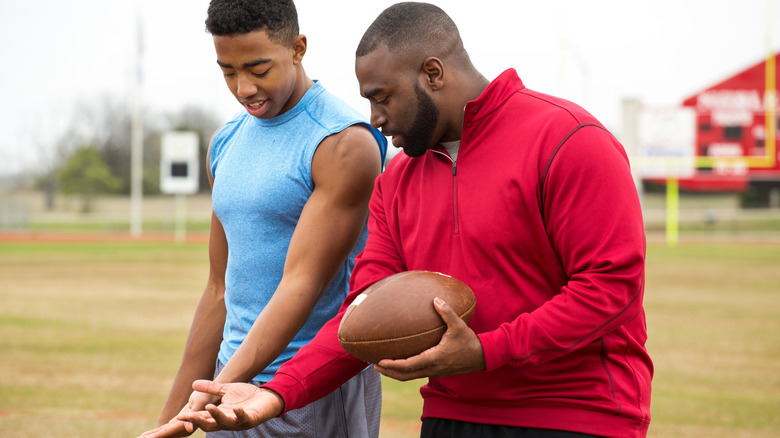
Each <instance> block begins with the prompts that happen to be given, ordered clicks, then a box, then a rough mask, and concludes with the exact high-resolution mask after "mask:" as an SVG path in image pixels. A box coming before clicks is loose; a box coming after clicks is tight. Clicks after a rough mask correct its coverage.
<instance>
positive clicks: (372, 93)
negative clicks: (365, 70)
mask: <svg viewBox="0 0 780 438" xmlns="http://www.w3.org/2000/svg"><path fill="white" fill-rule="evenodd" d="M382 90H383V89H382V88H381V87H377V88H374V89H373V90H371V91H368V92H366V93H364V94H363V97H365V98H366V99H371V98H372V97H374V96H376V95H377V94H379V93H381V92H382Z"/></svg>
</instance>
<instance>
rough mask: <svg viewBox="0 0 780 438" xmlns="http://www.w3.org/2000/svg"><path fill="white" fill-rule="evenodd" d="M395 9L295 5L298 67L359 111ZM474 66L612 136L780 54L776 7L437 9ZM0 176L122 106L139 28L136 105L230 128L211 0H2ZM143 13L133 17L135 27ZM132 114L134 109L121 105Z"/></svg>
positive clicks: (541, 4)
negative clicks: (381, 34)
mask: <svg viewBox="0 0 780 438" xmlns="http://www.w3.org/2000/svg"><path fill="white" fill-rule="evenodd" d="M393 3H394V2H393V1H385V0H330V1H323V0H298V1H296V5H297V7H298V15H299V20H300V25H301V32H302V33H304V34H305V35H307V37H308V41H309V49H308V52H307V55H306V58H305V59H304V66H305V68H306V71H307V73H308V74H309V76H310V77H312V78H314V79H319V80H321V81H322V83H323V84H324V85H325V86H326V87H327V88H328V89H330V90H331V91H332V92H334V93H336V94H337V95H339V96H340V97H342V98H343V99H345V100H346V101H347V102H349V103H350V104H352V105H353V106H354V107H356V108H357V109H358V110H360V111H361V112H363V113H364V114H368V105H367V104H366V103H365V102H364V101H363V100H362V98H360V96H359V94H358V86H357V81H356V79H355V77H354V69H353V67H354V50H355V47H356V45H357V43H358V41H359V39H360V37H361V36H362V34H363V32H364V31H365V29H366V27H367V26H368V25H369V24H370V23H371V21H372V20H373V19H374V18H375V17H376V16H377V15H378V14H379V13H380V12H381V11H382V10H383V9H384V8H385V7H387V6H389V5H391V4H393ZM431 3H435V4H437V5H439V6H441V7H442V8H443V9H444V10H445V11H447V12H448V13H449V14H450V16H452V17H453V19H454V20H455V22H456V24H457V25H458V27H459V28H460V31H461V35H462V37H463V40H464V43H465V45H466V48H467V50H468V51H469V53H470V55H471V57H472V60H473V61H474V63H475V65H476V66H477V68H478V69H480V70H481V71H482V73H483V74H484V75H485V76H487V77H488V78H490V79H492V78H494V77H495V76H497V75H498V74H499V73H501V72H502V71H503V70H505V69H506V68H509V67H513V68H515V69H516V70H517V71H518V73H519V75H520V77H521V78H522V79H523V81H524V82H525V84H526V86H528V87H529V88H532V89H535V90H537V91H541V92H545V93H550V94H555V95H558V96H561V97H564V98H567V99H569V100H572V101H574V102H577V103H579V104H581V105H583V106H585V107H586V108H587V109H589V110H590V111H591V112H592V113H593V114H594V115H595V116H596V117H598V118H599V119H601V121H602V122H603V123H605V124H606V125H607V127H608V128H610V129H611V130H613V132H615V134H616V135H618V136H619V135H620V127H621V125H620V123H621V114H620V105H621V101H622V100H623V99H624V98H627V97H634V98H638V99H640V100H641V101H642V102H643V103H645V104H647V105H653V106H672V105H678V104H679V103H680V102H681V101H682V100H684V99H685V98H687V97H689V96H691V95H693V94H695V93H697V92H699V91H701V90H703V89H705V88H707V87H708V86H710V85H713V84H714V83H716V82H719V81H720V80H722V79H725V78H726V77H728V76H730V75H732V74H734V73H737V72H738V71H740V70H742V69H744V68H745V67H748V66H750V65H752V64H754V63H756V62H758V61H761V60H762V59H764V58H766V56H767V54H768V53H769V51H770V47H771V49H773V50H774V51H777V50H778V49H780V4H777V3H779V2H776V1H775V0H706V1H705V0H654V1H634V0H589V1H582V0H550V1H539V0H536V1H526V0H503V1H499V0H480V1H462V0H449V1H447V0H444V1H432V2H431ZM0 5H2V7H1V8H0V11H2V13H0V60H2V69H0V79H1V80H0V98H2V104H1V105H0V133H2V135H1V136H0V175H3V174H8V173H11V172H15V171H18V170H20V169H30V168H34V167H35V163H36V162H37V161H38V160H40V157H41V154H43V153H46V152H47V150H49V148H50V147H51V145H52V143H53V142H54V139H55V138H56V137H57V136H58V134H60V133H61V132H62V129H63V125H64V124H66V123H67V121H68V120H70V119H69V117H70V114H71V113H72V112H73V110H74V108H75V107H76V105H77V104H78V103H79V102H82V103H83V102H90V101H91V100H94V99H98V98H101V97H103V96H111V97H113V98H115V99H118V100H122V99H126V100H128V102H129V99H130V96H131V94H132V93H131V91H132V84H133V80H134V77H135V76H134V71H135V67H134V65H135V64H134V63H135V58H136V56H135V51H136V33H137V32H136V29H137V28H138V26H137V24H136V23H137V21H140V23H141V26H140V27H141V28H142V35H143V41H144V52H143V58H142V61H143V63H142V67H141V68H142V72H143V75H142V76H143V98H144V101H145V106H146V107H147V108H149V109H150V111H154V112H164V111H169V112H174V111H176V110H177V109H178V108H181V107H183V106H185V105H193V104H194V105H199V106H202V107H206V108H212V109H213V110H214V111H215V113H216V115H217V117H218V118H219V119H221V120H227V119H228V118H230V116H231V115H233V114H234V113H235V112H236V111H239V110H241V107H240V106H238V104H237V103H236V102H235V100H234V98H233V97H232V95H230V93H229V91H228V90H227V88H226V87H225V85H224V82H223V80H222V76H221V74H220V71H219V69H218V68H217V66H216V63H215V59H216V57H215V54H214V47H213V44H212V40H211V36H210V35H208V34H207V33H205V31H204V25H203V21H204V19H205V16H206V8H207V6H208V0H110V1H107V0H69V1H60V0H58V1H53V0H40V1H30V2H21V1H12V0H0ZM138 17H140V19H137V18H138ZM128 105H129V103H128Z"/></svg>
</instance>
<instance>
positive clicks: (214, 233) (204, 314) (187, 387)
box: [157, 148, 228, 426]
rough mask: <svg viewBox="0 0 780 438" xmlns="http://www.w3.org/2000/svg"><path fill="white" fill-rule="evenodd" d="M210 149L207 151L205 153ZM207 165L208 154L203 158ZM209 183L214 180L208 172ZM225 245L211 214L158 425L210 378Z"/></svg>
mask: <svg viewBox="0 0 780 438" xmlns="http://www.w3.org/2000/svg"><path fill="white" fill-rule="evenodd" d="M210 150H211V148H209V151H210ZM207 162H208V155H207ZM208 176H209V184H211V185H212V186H213V184H214V178H213V177H212V175H211V171H210V170H209V175H208ZM227 258H228V244H227V239H226V238H225V231H224V230H223V228H222V224H221V223H220V222H219V219H218V218H217V216H216V215H215V214H214V212H213V211H212V212H211V229H210V231H209V278H208V281H207V283H206V288H205V290H204V291H203V295H202V296H201V299H200V303H198V307H197V309H196V310H195V316H194V317H193V321H192V326H191V328H190V333H189V336H188V337H187V343H186V345H185V347H184V355H183V357H182V362H181V365H180V366H179V371H178V373H177V374H176V378H175V379H174V381H173V386H172V387H171V392H170V394H169V395H168V400H167V401H166V402H165V406H164V407H163V410H162V413H161V414H160V418H159V419H158V421H157V424H158V426H159V425H162V424H165V423H167V422H168V421H169V420H171V419H172V418H173V417H175V416H176V415H177V414H178V413H179V411H181V409H182V408H183V407H184V406H185V405H186V404H187V402H188V400H189V397H190V394H192V382H194V381H195V380H198V379H211V378H213V377H214V365H215V363H216V360H217V353H219V344H220V342H222V330H223V329H224V326H225V301H224V297H225V268H226V266H227Z"/></svg>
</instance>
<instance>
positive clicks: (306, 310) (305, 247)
mask: <svg viewBox="0 0 780 438" xmlns="http://www.w3.org/2000/svg"><path fill="white" fill-rule="evenodd" d="M380 168H381V162H380V156H379V148H378V147H377V145H376V140H375V139H374V137H373V136H372V135H371V133H370V132H369V131H368V130H367V129H365V128H363V127H360V126H352V127H349V128H347V129H345V130H344V131H342V132H340V133H338V134H334V135H332V136H330V137H327V138H325V139H324V140H323V141H322V143H321V144H320V145H319V147H318V148H317V151H316V153H315V154H314V158H313V160H312V178H313V180H314V185H315V188H314V191H313V193H312V195H311V197H310V198H309V200H308V201H307V202H306V205H305V206H304V208H303V212H302V213H301V216H300V219H299V221H298V224H297V226H296V228H295V232H294V233H293V236H292V240H291V241H290V247H289V250H288V253H287V257H286V260H285V266H284V273H283V276H282V280H281V282H280V284H279V286H278V288H277V290H276V291H275V292H274V295H273V297H272V298H271V300H270V301H269V303H268V305H267V306H266V307H265V308H264V309H263V311H262V312H261V313H260V316H259V317H258V318H257V320H256V321H255V323H254V325H253V326H252V329H251V330H250V331H249V334H248V335H247V338H246V339H245V340H244V342H243V343H242V344H241V346H240V347H239V348H238V350H236V353H235V354H234V355H233V357H232V358H231V360H230V361H229V362H228V363H227V364H226V365H225V368H224V369H223V370H222V372H221V373H220V375H219V376H218V377H217V379H216V381H217V382H246V381H248V380H250V379H251V378H252V377H254V376H255V375H257V374H258V373H259V372H261V371H262V370H263V369H264V368H265V367H266V366H267V365H268V364H269V363H271V361H273V360H274V359H275V358H276V357H277V356H278V355H279V354H281V352H282V351H283V350H284V348H285V347H286V346H287V344H289V343H290V341H291V340H292V339H293V337H294V336H295V334H296V333H297V332H298V331H299V330H300V328H301V327H302V326H303V324H304V323H305V321H306V320H307V319H308V317H309V315H310V314H311V312H312V310H313V309H314V306H315V305H316V303H317V301H318V300H319V298H320V297H321V296H322V293H323V292H324V291H325V289H326V288H327V287H328V285H329V284H330V282H331V281H332V279H333V277H334V276H335V274H336V273H337V272H338V270H339V268H340V267H341V265H342V264H343V263H344V260H345V259H346V257H347V256H348V255H349V253H350V252H351V251H352V249H353V247H354V246H355V244H356V243H357V241H358V239H359V237H360V234H361V232H362V230H363V227H364V225H365V222H366V217H367V215H368V200H369V198H370V196H371V192H372V189H373V183H374V179H375V178H376V176H377V175H378V174H379V172H380Z"/></svg>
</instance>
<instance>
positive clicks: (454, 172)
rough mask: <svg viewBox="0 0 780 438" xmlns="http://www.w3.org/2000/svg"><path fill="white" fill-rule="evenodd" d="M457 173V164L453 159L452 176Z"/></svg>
mask: <svg viewBox="0 0 780 438" xmlns="http://www.w3.org/2000/svg"><path fill="white" fill-rule="evenodd" d="M457 174H458V165H457V164H456V163H455V162H454V161H453V162H452V176H456V175H457Z"/></svg>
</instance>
